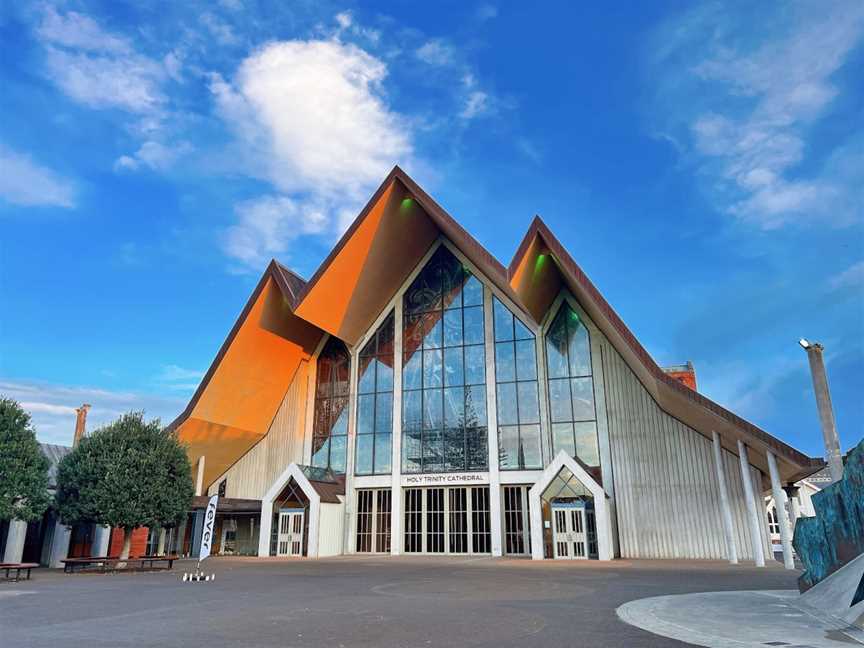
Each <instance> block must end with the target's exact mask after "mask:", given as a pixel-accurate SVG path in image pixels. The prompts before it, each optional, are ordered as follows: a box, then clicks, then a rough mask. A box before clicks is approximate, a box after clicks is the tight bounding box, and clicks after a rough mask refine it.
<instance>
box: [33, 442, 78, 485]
mask: <svg viewBox="0 0 864 648" xmlns="http://www.w3.org/2000/svg"><path fill="white" fill-rule="evenodd" d="M39 449H40V450H42V454H43V455H45V456H46V457H47V458H48V461H49V462H50V464H49V466H48V488H50V489H55V488H57V465H58V464H59V463H60V460H61V459H62V458H63V457H65V456H66V455H68V454H69V453H70V452H72V448H70V447H69V446H61V445H54V444H53V443H40V444H39Z"/></svg>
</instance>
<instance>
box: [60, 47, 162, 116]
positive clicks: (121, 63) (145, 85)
mask: <svg viewBox="0 0 864 648" xmlns="http://www.w3.org/2000/svg"><path fill="white" fill-rule="evenodd" d="M46 55H47V59H46V62H47V70H48V76H49V77H50V78H51V80H52V81H54V82H55V83H56V84H57V85H58V86H59V87H60V89H61V90H63V92H65V93H66V94H67V95H68V96H69V97H70V98H71V99H74V100H75V101H77V102H79V103H82V104H84V105H86V106H89V107H91V108H120V109H122V110H127V111H129V112H135V113H144V112H150V111H153V110H154V109H156V108H158V107H159V106H160V105H161V104H162V103H163V102H164V100H165V98H164V96H163V94H162V91H161V89H160V83H161V81H162V78H163V76H164V69H163V68H162V66H161V65H159V64H158V63H156V62H155V61H152V60H150V59H148V58H146V57H143V56H136V55H124V56H101V55H93V54H90V53H87V52H74V51H67V50H63V49H57V48H54V47H50V46H49V47H47V48H46Z"/></svg>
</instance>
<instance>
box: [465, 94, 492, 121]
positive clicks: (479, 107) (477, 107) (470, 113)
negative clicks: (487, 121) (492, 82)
mask: <svg viewBox="0 0 864 648" xmlns="http://www.w3.org/2000/svg"><path fill="white" fill-rule="evenodd" d="M488 100H489V95H487V94H486V93H485V92H483V91H481V90H474V91H473V92H471V93H469V94H468V97H467V98H466V99H465V106H464V107H463V108H462V112H461V113H459V116H460V117H462V118H463V119H472V118H474V117H476V116H477V115H481V114H483V113H484V112H486V110H487V108H488Z"/></svg>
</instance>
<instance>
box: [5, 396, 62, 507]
mask: <svg viewBox="0 0 864 648" xmlns="http://www.w3.org/2000/svg"><path fill="white" fill-rule="evenodd" d="M48 465H49V462H48V459H47V458H46V457H45V455H43V454H42V450H41V449H40V448H39V443H38V442H37V441H36V432H35V431H34V430H33V426H32V425H31V423H30V415H29V414H28V413H27V412H25V411H24V410H23V409H22V408H21V406H20V405H19V404H18V403H17V402H15V401H14V400H12V399H11V398H0V520H11V519H13V518H14V519H16V520H22V521H23V522H31V521H33V520H36V519H38V518H39V517H41V516H42V514H43V513H44V512H45V509H47V508H48V504H49V503H50V501H51V498H50V496H49V495H48Z"/></svg>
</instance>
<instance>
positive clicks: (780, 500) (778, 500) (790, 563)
mask: <svg viewBox="0 0 864 648" xmlns="http://www.w3.org/2000/svg"><path fill="white" fill-rule="evenodd" d="M766 454H767V455H768V472H769V474H770V475H771V494H772V495H773V497H774V510H775V511H777V525H778V526H779V527H780V543H781V544H782V545H783V565H784V566H785V567H786V569H795V561H794V559H793V558H792V537H791V535H792V534H791V533H790V532H789V516H788V515H787V514H786V493H784V492H783V489H782V488H781V487H780V471H779V470H777V458H776V457H775V456H774V453H773V452H771V451H770V450H768V452H767V453H766Z"/></svg>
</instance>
